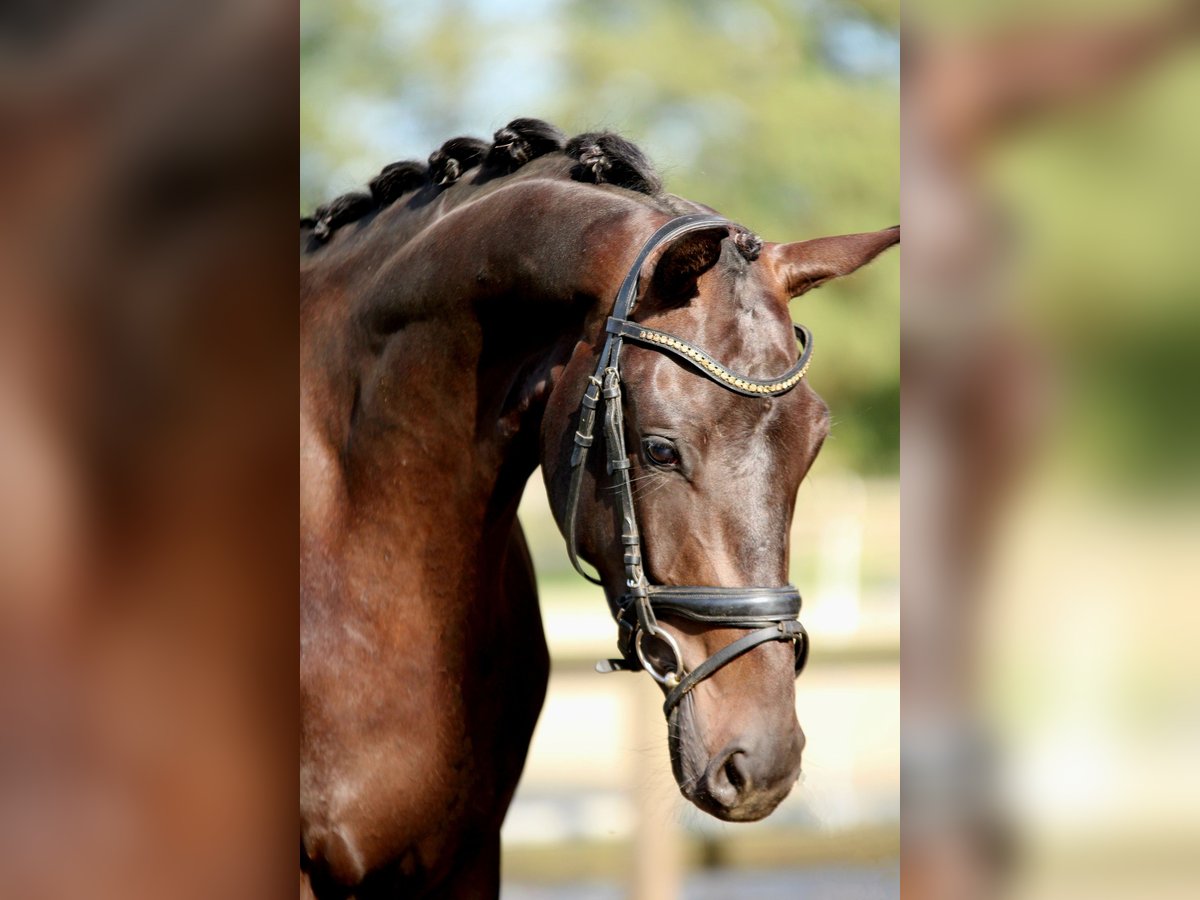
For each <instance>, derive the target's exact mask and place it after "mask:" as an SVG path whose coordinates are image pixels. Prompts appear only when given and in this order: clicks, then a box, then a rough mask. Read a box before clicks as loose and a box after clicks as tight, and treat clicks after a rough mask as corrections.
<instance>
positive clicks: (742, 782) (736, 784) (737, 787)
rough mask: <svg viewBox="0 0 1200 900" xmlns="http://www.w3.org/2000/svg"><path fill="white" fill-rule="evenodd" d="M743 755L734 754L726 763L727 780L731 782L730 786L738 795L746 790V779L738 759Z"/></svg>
mask: <svg viewBox="0 0 1200 900" xmlns="http://www.w3.org/2000/svg"><path fill="white" fill-rule="evenodd" d="M741 755H742V754H741V753H734V754H732V755H731V756H730V757H729V759H728V760H726V762H725V780H726V781H728V782H729V786H730V787H732V788H733V789H734V791H735V792H736V793H738V794H741V793H742V792H743V791H744V790H745V789H746V779H745V777H744V776H743V775H742V770H741V769H740V768H739V767H738V759H739V758H740V757H741Z"/></svg>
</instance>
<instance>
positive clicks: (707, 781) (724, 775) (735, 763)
mask: <svg viewBox="0 0 1200 900" xmlns="http://www.w3.org/2000/svg"><path fill="white" fill-rule="evenodd" d="M744 760H745V753H744V752H743V751H742V750H741V749H734V750H731V751H730V752H729V753H726V754H725V755H724V756H723V757H718V758H717V759H715V760H713V761H712V763H711V764H710V765H709V767H708V772H707V773H706V775H705V777H704V781H703V785H702V786H703V788H704V791H705V793H707V794H708V795H709V796H710V797H712V799H714V800H716V801H717V803H719V804H721V806H723V807H725V808H726V809H733V808H734V807H736V806H737V805H738V804H739V803H740V802H741V800H742V797H743V795H744V794H745V792H746V790H747V785H748V781H749V779H748V778H747V776H746V771H745V768H744Z"/></svg>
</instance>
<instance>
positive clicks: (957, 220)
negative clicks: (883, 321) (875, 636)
mask: <svg viewBox="0 0 1200 900" xmlns="http://www.w3.org/2000/svg"><path fill="white" fill-rule="evenodd" d="M1198 38H1200V5H1198V4H1196V3H1194V2H1182V3H1180V2H1104V3H1095V2H1089V3H1086V4H1085V3H1077V2H1070V0H1057V2H1054V3H1045V2H1036V3H1035V2H1025V0H1019V2H1010V3H1006V4H1003V5H995V4H982V3H970V2H968V3H961V2H955V3H948V2H941V0H913V2H912V3H909V4H906V6H905V21H904V62H903V85H904V87H903V99H902V109H903V113H902V115H903V122H904V125H903V131H904V134H903V138H902V145H903V154H904V157H903V159H904V162H903V168H902V181H903V189H902V195H903V220H904V225H905V229H906V244H905V248H906V249H905V257H904V260H905V262H904V266H905V268H904V275H903V284H902V290H903V297H904V299H903V318H902V336H903V337H902V346H903V371H904V376H903V378H904V388H903V400H902V403H903V416H902V419H903V428H902V445H903V448H904V449H903V465H902V469H901V471H902V481H903V485H904V488H903V494H904V503H903V523H904V524H903V541H904V563H903V579H902V581H903V584H904V617H903V633H904V647H905V650H904V660H903V677H904V693H903V711H904V727H903V759H904V772H905V774H904V784H905V790H904V805H903V812H904V889H905V893H906V895H911V896H915V897H933V898H977V897H995V896H1017V897H1032V898H1041V897H1087V898H1107V897H1118V896H1120V897H1133V896H1136V897H1139V898H1146V897H1155V898H1158V897H1163V898H1166V897H1185V896H1196V895H1197V889H1198V886H1200V879H1198V877H1197V876H1198V874H1200V873H1198V871H1197V863H1198V860H1200V857H1198V856H1197V854H1196V848H1197V847H1200V782H1198V781H1197V779H1196V776H1195V771H1194V767H1195V761H1196V759H1197V758H1200V727H1198V726H1200V715H1198V714H1200V701H1198V695H1197V691H1196V684H1197V667H1196V653H1195V643H1194V639H1195V635H1196V634H1197V625H1198V624H1200V618H1198V617H1200V607H1198V605H1197V600H1198V599H1200V577H1198V575H1197V571H1198V570H1197V564H1196V550H1197V548H1198V547H1200V513H1198V512H1197V509H1198V506H1197V503H1196V501H1197V499H1198V497H1200V446H1198V438H1200V430H1198V428H1200V416H1197V412H1196V410H1197V407H1196V401H1195V397H1196V389H1197V387H1198V386H1200V304H1198V303H1197V300H1198V299H1200V255H1197V253H1196V252H1195V248H1194V244H1195V237H1196V235H1197V234H1198V233H1200V204H1198V203H1197V200H1198V199H1200V196H1198V194H1200V190H1198V182H1197V177H1196V161H1197V159H1200V122H1198V120H1197V119H1196V117H1195V116H1194V115H1193V111H1194V110H1195V109H1196V103H1197V97H1198V96H1200V93H1198V92H1200V54H1197V52H1196V50H1197V39H1198Z"/></svg>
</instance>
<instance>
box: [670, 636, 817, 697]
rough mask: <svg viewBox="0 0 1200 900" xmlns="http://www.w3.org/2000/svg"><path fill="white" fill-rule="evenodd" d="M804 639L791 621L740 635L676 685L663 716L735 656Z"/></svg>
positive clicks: (805, 640) (805, 637) (805, 638)
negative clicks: (760, 646)
mask: <svg viewBox="0 0 1200 900" xmlns="http://www.w3.org/2000/svg"><path fill="white" fill-rule="evenodd" d="M807 639H808V635H807V633H806V632H805V631H804V627H803V626H802V625H801V624H800V623H799V622H797V621H795V620H792V621H786V622H776V623H775V624H774V625H768V626H766V627H765V628H760V629H758V630H757V631H752V632H750V633H749V634H746V635H743V636H742V637H740V638H738V639H737V640H736V641H734V642H733V643H731V644H728V645H726V646H724V647H722V648H721V649H720V650H718V651H717V652H716V653H714V654H713V655H712V656H710V657H709V658H708V659H706V660H705V661H704V662H702V663H700V665H698V666H696V668H694V669H692V671H690V672H688V673H687V674H686V675H684V676H683V678H681V679H680V681H679V684H677V685H675V687H674V688H672V689H671V691H670V693H668V694H667V699H666V702H664V703H663V713H664V715H667V716H670V715H671V711H672V710H674V709H675V707H676V706H678V705H679V701H680V700H682V699H683V698H684V697H685V696H686V695H687V693H688V692H689V691H690V690H691V689H692V688H694V687H695V686H696V685H698V684H699V683H700V682H701V681H703V680H704V679H705V678H708V677H709V676H710V675H712V674H713V673H714V672H716V671H717V670H718V669H720V668H721V667H722V666H726V665H728V664H729V663H731V662H733V661H734V660H735V659H737V658H738V657H739V656H741V655H743V654H745V653H749V652H750V651H751V650H753V649H754V648H755V647H757V646H758V645H759V644H766V643H769V642H771V641H804V642H805V643H807Z"/></svg>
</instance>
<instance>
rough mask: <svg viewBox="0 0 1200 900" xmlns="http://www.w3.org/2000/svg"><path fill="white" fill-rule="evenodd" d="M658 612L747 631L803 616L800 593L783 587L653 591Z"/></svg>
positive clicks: (655, 587)
mask: <svg viewBox="0 0 1200 900" xmlns="http://www.w3.org/2000/svg"><path fill="white" fill-rule="evenodd" d="M650 603H651V605H652V606H653V607H654V610H655V612H657V613H659V614H660V615H662V614H670V615H676V616H680V617H682V618H685V619H691V620H692V621H694V622H713V623H721V624H725V625H734V626H740V627H744V628H753V627H755V626H762V625H769V624H771V623H772V622H783V621H786V620H788V619H794V618H796V617H797V616H798V615H800V592H799V591H798V590H796V589H795V588H794V587H792V585H790V584H785V585H784V586H783V587H745V588H718V587H681V586H674V585H672V586H670V587H665V586H660V585H652V586H651V587H650Z"/></svg>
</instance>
